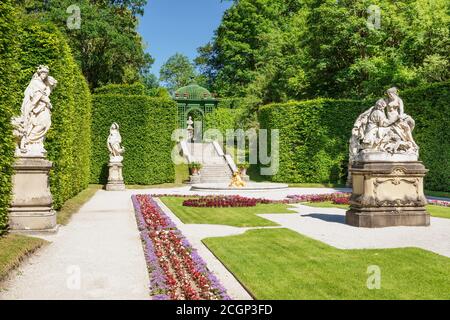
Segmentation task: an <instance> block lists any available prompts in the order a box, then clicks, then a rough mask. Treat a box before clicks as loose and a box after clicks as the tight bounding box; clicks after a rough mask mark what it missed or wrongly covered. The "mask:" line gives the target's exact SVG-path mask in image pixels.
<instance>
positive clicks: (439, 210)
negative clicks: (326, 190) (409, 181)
mask: <svg viewBox="0 0 450 320" xmlns="http://www.w3.org/2000/svg"><path fill="white" fill-rule="evenodd" d="M304 205H306V206H309V207H315V208H340V209H346V210H348V209H349V207H350V206H349V205H346V204H334V203H332V202H331V201H325V202H308V203H304ZM426 209H427V211H428V213H429V214H430V215H431V216H432V217H437V218H447V219H450V207H443V206H435V205H427V206H426Z"/></svg>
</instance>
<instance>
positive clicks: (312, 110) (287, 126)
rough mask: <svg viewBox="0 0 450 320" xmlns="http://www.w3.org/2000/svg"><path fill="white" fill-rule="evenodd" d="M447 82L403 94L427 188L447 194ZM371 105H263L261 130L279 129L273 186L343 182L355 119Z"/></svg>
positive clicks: (342, 102)
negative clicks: (418, 148) (419, 148)
mask: <svg viewBox="0 0 450 320" xmlns="http://www.w3.org/2000/svg"><path fill="white" fill-rule="evenodd" d="M449 89H450V83H448V82H446V83H440V84H435V85H432V86H428V87H424V88H416V89H411V90H406V91H404V92H402V93H401V96H402V98H403V99H404V101H405V112H406V113H408V114H409V115H411V116H412V117H413V118H414V119H415V120H416V128H415V130H414V137H415V140H416V142H417V143H418V145H419V146H420V147H421V150H420V159H421V160H422V161H423V162H424V164H425V166H426V167H427V168H428V169H429V170H430V172H429V173H428V174H427V176H426V179H425V187H426V188H427V189H429V190H436V191H450V183H449V181H450V130H449V128H450V123H449V122H450V107H449V101H450V99H449V98H450V97H449V91H450V90H449ZM373 103H374V101H351V100H328V99H317V100H310V101H293V102H289V103H284V104H270V105H266V106H263V107H262V108H261V109H260V112H259V121H260V126H261V128H265V129H279V130H280V149H279V151H280V153H279V157H280V166H279V171H278V173H277V174H276V175H274V176H272V177H267V178H268V179H271V180H273V181H277V182H294V183H315V182H316V183H324V182H332V183H344V182H345V179H346V176H347V163H348V140H349V138H350V134H351V129H352V127H353V124H354V121H355V120H356V118H357V116H358V115H359V114H360V113H361V112H363V111H364V110H366V109H368V108H369V107H370V106H371V105H373Z"/></svg>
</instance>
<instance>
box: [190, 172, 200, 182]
mask: <svg viewBox="0 0 450 320" xmlns="http://www.w3.org/2000/svg"><path fill="white" fill-rule="evenodd" d="M200 182H202V177H201V175H200V174H198V173H197V174H191V175H190V176H189V183H190V184H197V183H200Z"/></svg>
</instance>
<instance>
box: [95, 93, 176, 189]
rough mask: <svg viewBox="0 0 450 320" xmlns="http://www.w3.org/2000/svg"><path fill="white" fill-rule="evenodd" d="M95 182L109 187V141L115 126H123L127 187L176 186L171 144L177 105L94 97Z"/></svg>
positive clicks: (149, 99) (122, 97) (145, 98)
mask: <svg viewBox="0 0 450 320" xmlns="http://www.w3.org/2000/svg"><path fill="white" fill-rule="evenodd" d="M93 97H94V98H93V102H94V108H93V117H92V133H93V134H92V145H93V153H92V160H91V181H92V182H93V183H101V184H105V183H106V182H107V179H108V166H107V165H108V161H109V152H108V149H107V145H106V141H107V138H108V135H109V129H110V127H111V124H112V123H113V122H117V123H118V124H119V126H120V133H121V136H122V142H123V146H124V147H125V154H124V161H123V165H124V167H123V176H124V180H125V183H126V184H143V185H151V184H160V183H166V182H174V178H175V170H174V165H173V163H172V160H171V151H172V148H173V146H174V145H175V142H173V141H172V140H171V136H172V132H173V130H175V128H176V104H175V102H174V101H172V100H170V99H163V98H153V97H149V96H142V95H118V94H98V95H94V96H93Z"/></svg>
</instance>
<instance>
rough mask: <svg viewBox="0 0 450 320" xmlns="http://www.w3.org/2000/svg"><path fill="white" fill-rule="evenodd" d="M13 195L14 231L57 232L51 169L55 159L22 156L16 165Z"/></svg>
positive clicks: (12, 217) (12, 221)
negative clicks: (51, 190) (51, 186)
mask: <svg viewBox="0 0 450 320" xmlns="http://www.w3.org/2000/svg"><path fill="white" fill-rule="evenodd" d="M13 168H14V170H15V173H14V175H13V177H12V182H13V199H12V202H11V207H10V209H9V227H10V231H11V232H20V233H31V234H33V233H42V232H44V233H46V232H49V233H52V232H56V231H57V229H58V226H57V225H56V213H55V211H54V210H53V209H52V203H53V199H52V194H51V192H50V186H49V181H48V177H49V172H50V169H51V168H52V163H51V162H50V161H48V160H46V159H45V157H25V156H24V157H18V158H16V161H15V163H14V166H13Z"/></svg>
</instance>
